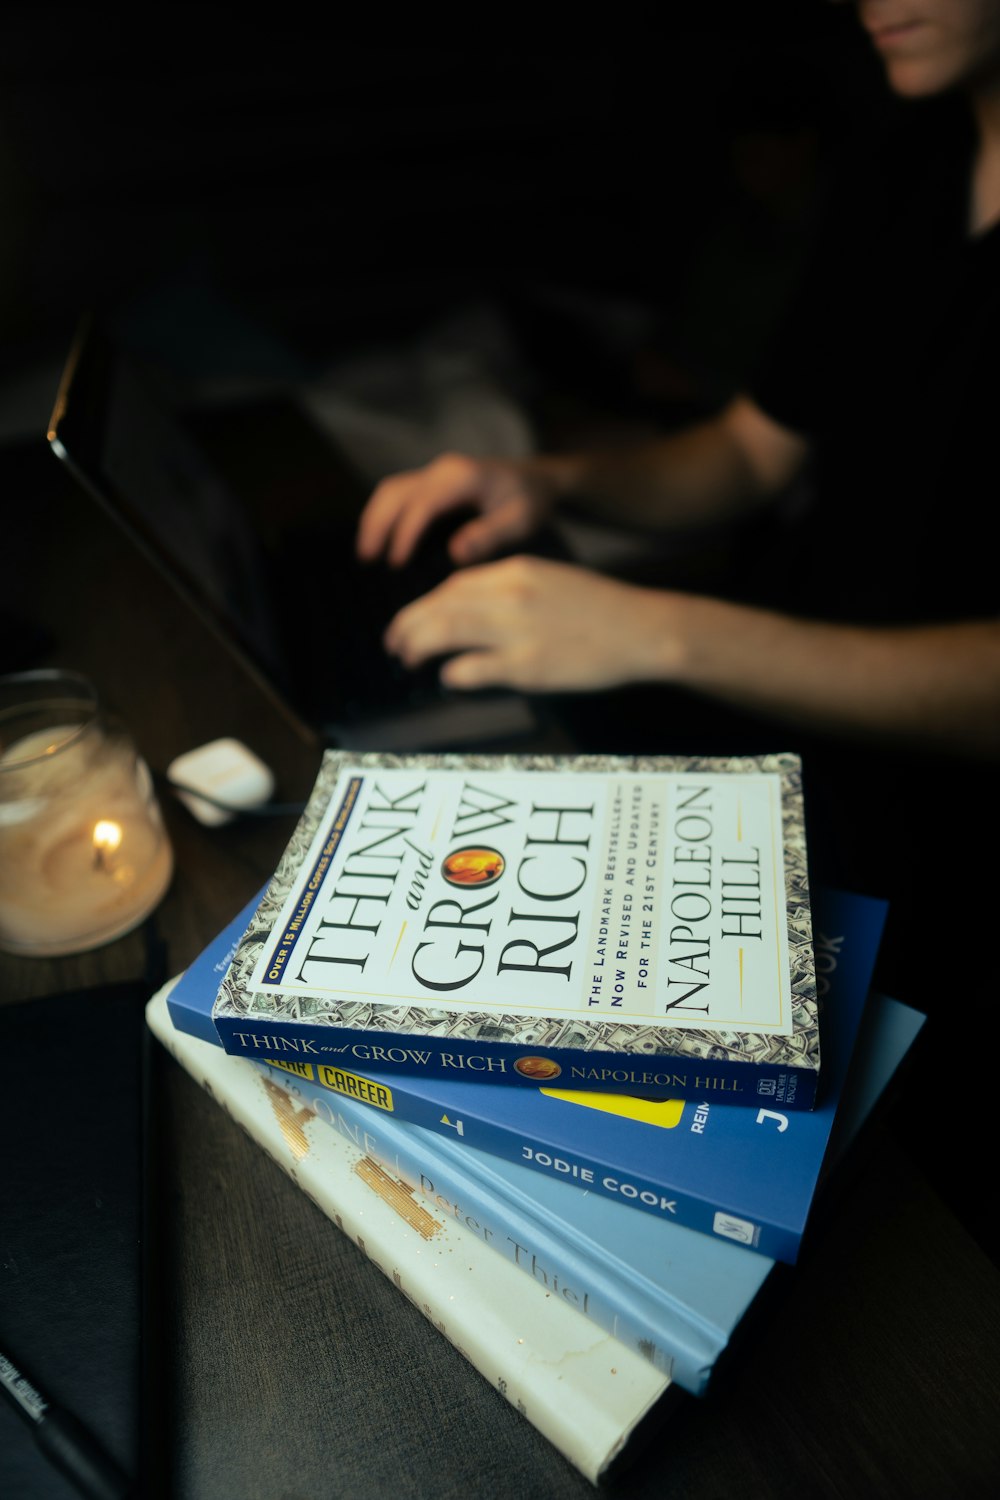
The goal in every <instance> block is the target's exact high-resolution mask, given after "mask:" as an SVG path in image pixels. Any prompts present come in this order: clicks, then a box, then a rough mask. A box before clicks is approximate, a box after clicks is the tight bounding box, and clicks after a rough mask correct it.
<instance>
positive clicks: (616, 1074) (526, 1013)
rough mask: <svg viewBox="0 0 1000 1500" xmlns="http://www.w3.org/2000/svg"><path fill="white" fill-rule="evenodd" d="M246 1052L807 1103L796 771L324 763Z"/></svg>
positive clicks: (811, 1075)
mask: <svg viewBox="0 0 1000 1500" xmlns="http://www.w3.org/2000/svg"><path fill="white" fill-rule="evenodd" d="M213 1020H214V1024H215V1026H216V1028H217V1030H218V1033H219V1036H220V1037H221V1039H222V1043H223V1046H224V1047H225V1049H226V1050H227V1051H228V1052H233V1053H238V1054H249V1055H252V1056H258V1057H261V1056H264V1057H273V1058H277V1059H279V1060H282V1059H283V1060H286V1061H287V1060H289V1059H297V1060H301V1061H314V1062H320V1063H326V1064H330V1065H339V1066H342V1067H344V1068H348V1069H352V1070H353V1069H356V1068H357V1067H358V1066H359V1065H361V1066H363V1067H375V1068H377V1069H379V1070H380V1071H382V1072H385V1073H389V1074H416V1075H419V1076H421V1077H425V1078H450V1079H454V1078H462V1079H467V1080H468V1079H472V1080H475V1081H477V1082H488V1083H495V1084H507V1085H509V1086H516V1087H522V1088H526V1089H532V1090H535V1089H537V1088H538V1086H539V1085H540V1084H544V1085H555V1084H556V1082H557V1080H558V1086H559V1087H560V1088H565V1089H575V1090H581V1091H605V1092H612V1093H621V1092H624V1091H627V1092H629V1093H635V1094H639V1095H642V1096H644V1097H647V1098H660V1099H674V1098H680V1099H690V1100H696V1099H697V1100H703V1099H706V1098H707V1099H709V1100H710V1101H711V1100H719V1101H721V1100H729V1101H732V1102H738V1103H743V1104H746V1105H757V1104H764V1105H766V1106H767V1107H772V1108H775V1109H779V1110H781V1111H782V1112H785V1111H789V1110H802V1109H811V1108H812V1107H813V1105H814V1103H815V1098H816V1090H817V1082H818V1076H819V1066H820V1035H819V1020H818V1008H817V996H816V976H815V968H814V959H813V945H812V921H811V913H810V906H809V890H808V876H807V863H806V839H805V820H804V812H803V804H802V786H801V767H800V763H799V761H798V759H797V757H795V756H794V755H768V756H760V757H732V758H727V759H698V758H692V757H674V758H670V757H656V758H650V759H644V758H628V759H625V758H613V757H606V756H593V757H586V756H584V757H572V758H561V757H546V756H508V757H495V756H452V755H436V756H387V755H375V754H371V755H354V756H352V755H350V754H349V753H345V752H337V751H330V752H328V753H327V754H326V756H325V757H324V761H323V765H322V768H321V770H320V774H319V777H318V780H317V783H316V786H315V789H314V791H313V795H312V797H311V799H310V801H309V804H308V807H307V809H306V811H305V813H304V814H303V817H302V819H301V821H300V824H299V826H298V828H297V829H296V832H295V834H294V836H293V838H292V840H291V842H290V844H289V846H288V848H287V850H286V851H285V854H284V856H283V858H282V860H281V862H280V864H279V867H278V870H277V872H276V874H275V876H274V879H273V880H272V882H271V884H270V886H269V887H268V890H267V893H266V895H265V896H264V898H263V900H262V901H261V903H260V905H259V907H258V909H257V911H256V912H255V914H254V916H253V919H252V920H251V922H250V924H249V926H248V928H247V931H246V933H245V935H244V937H243V940H242V941H241V943H240V945H239V947H238V949H237V951H236V955H235V957H234V959H233V962H232V964H231V966H230V968H229V971H228V973H227V974H226V977H225V979H224V982H223V984H222V986H221V988H220V991H219V995H218V999H217V1001H216V1005H215V1009H214V1013H213Z"/></svg>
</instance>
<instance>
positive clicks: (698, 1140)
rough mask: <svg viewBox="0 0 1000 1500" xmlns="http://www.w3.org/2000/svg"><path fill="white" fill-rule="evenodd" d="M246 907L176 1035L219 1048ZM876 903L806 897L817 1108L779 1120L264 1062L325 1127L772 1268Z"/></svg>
mask: <svg viewBox="0 0 1000 1500" xmlns="http://www.w3.org/2000/svg"><path fill="white" fill-rule="evenodd" d="M259 899H260V898H259V897H257V898H255V899H254V900H253V901H252V902H251V903H250V904H249V905H248V906H247V907H246V908H245V910H244V911H242V912H240V913H239V914H238V915H237V916H236V917H235V918H234V919H233V921H232V922H231V923H230V924H229V925H228V927H226V928H225V929H224V931H223V932H222V933H220V935H219V937H218V938H216V939H215V941H214V942H213V943H211V944H210V945H209V947H208V948H207V949H206V950H205V952H204V953H203V954H201V955H200V957H199V958H198V959H196V960H195V962H194V963H193V964H191V966H190V967H189V969H188V970H187V972H186V973H185V974H184V975H183V976H182V977H181V979H180V980H179V982H178V983H177V985H176V986H175V987H174V989H173V990H172V991H171V994H170V997H169V1000H168V1006H169V1010H170V1015H171V1019H172V1020H173V1023H174V1025H175V1026H176V1027H178V1028H179V1029H180V1030H182V1031H186V1032H188V1033H189V1034H191V1035H194V1036H198V1037H201V1038H202V1039H203V1040H208V1041H211V1042H215V1043H218V1034H217V1033H216V1031H215V1028H214V1027H213V1025H212V1020H211V1012H212V1002H213V999H214V996H215V993H216V991H217V989H218V986H219V983H220V981H221V979H222V977H223V975H224V974H225V973H226V970H227V969H228V967H229V963H230V961H231V959H232V956H233V953H234V952H235V950H236V946H237V944H238V942H239V940H240V938H241V937H242V935H243V932H244V931H245V929H246V926H247V923H248V922H249V921H250V919H251V917H252V915H253V912H254V911H255V910H256V906H257V904H258V901H259ZM885 914H886V907H885V903H884V902H881V901H876V900H873V899H871V898H869V897H864V896H857V895H851V894H848V893H846V892H842V891H832V890H829V889H827V888H825V887H822V886H821V887H819V888H818V889H816V890H815V891H814V893H813V921H814V947H815V951H816V967H817V970H818V971H819V972H818V980H817V988H818V991H819V993H820V998H821V1000H822V1004H823V1017H822V1020H823V1032H824V1059H825V1061H824V1077H825V1086H824V1090H823V1095H822V1106H821V1107H820V1108H819V1109H816V1110H813V1111H797V1112H789V1113H785V1112H783V1111H781V1110H778V1109H769V1108H759V1109H756V1110H746V1109H741V1108H739V1107H735V1106H732V1105H725V1104H722V1105H720V1104H715V1103H709V1102H708V1101H707V1100H688V1101H684V1100H646V1099H640V1098H636V1097H634V1096H632V1095H628V1094H595V1093H590V1092H587V1093H576V1092H572V1091H566V1090H560V1089H552V1088H541V1089H538V1090H536V1091H525V1090H521V1089H494V1088H482V1087H481V1086H480V1085H478V1084H476V1083H466V1082H464V1081H462V1080H461V1079H459V1080H458V1081H453V1080H451V1079H444V1078H422V1077H418V1076H396V1077H391V1076H389V1075H388V1074H385V1073H379V1072H378V1071H377V1070H371V1069H361V1068H356V1069H354V1070H350V1069H346V1068H344V1067H341V1066H338V1065H331V1064H326V1063H319V1062H310V1061H306V1060H289V1061H285V1062H274V1063H273V1067H274V1068H275V1069H276V1070H281V1071H283V1072H285V1073H288V1074H293V1075H294V1076H295V1078H296V1080H297V1083H298V1086H299V1089H300V1093H301V1096H302V1098H303V1099H304V1100H305V1101H306V1102H309V1103H310V1106H311V1107H312V1108H313V1109H314V1110H316V1111H317V1112H318V1113H321V1114H323V1115H324V1116H326V1117H328V1118H330V1117H332V1116H333V1115H335V1113H336V1111H337V1107H338V1100H337V1096H338V1095H340V1096H346V1097H348V1098H354V1099H357V1100H358V1101H360V1102H362V1103H365V1104H367V1105H368V1106H369V1107H370V1108H371V1109H372V1110H373V1111H374V1112H375V1113H379V1112H381V1113H386V1114H390V1115H392V1116H393V1118H395V1119H400V1120H405V1121H407V1122H409V1123H410V1124H415V1125H422V1126H424V1127H426V1128H428V1129H430V1130H434V1131H436V1132H437V1133H438V1134H441V1135H444V1136H445V1137H446V1138H449V1139H452V1140H454V1141H456V1142H460V1143H461V1144H462V1145H464V1146H465V1147H473V1148H477V1149H479V1150H485V1151H487V1152H489V1153H491V1154H493V1155H498V1156H502V1157H505V1158H507V1159H508V1160H511V1161H517V1162H521V1163H522V1164H525V1165H528V1166H530V1167H532V1168H533V1169H534V1170H536V1171H538V1172H541V1173H543V1174H545V1175H547V1176H551V1177H554V1178H556V1179H558V1180H561V1181H563V1182H568V1183H572V1184H573V1185H574V1186H576V1187H578V1188H580V1189H582V1190H584V1191H588V1192H592V1193H597V1194H604V1195H606V1196H608V1197H610V1198H611V1199H612V1200H613V1201H615V1202H618V1203H624V1204H628V1205H629V1206H631V1207H633V1208H638V1209H640V1210H642V1211H644V1212H646V1213H649V1214H652V1215H653V1216H654V1217H656V1218H661V1219H664V1220H666V1221H667V1222H670V1223H679V1224H686V1225H688V1227H690V1228H693V1229H698V1230H700V1231H701V1232H702V1233H706V1234H713V1235H717V1236H721V1237H724V1238H727V1239H732V1240H735V1241H737V1242H738V1243H740V1244H743V1245H745V1246H747V1247H749V1248H751V1249H753V1250H756V1251H759V1252H760V1253H761V1254H763V1255H767V1256H771V1257H773V1258H775V1259H777V1260H784V1261H792V1262H793V1261H794V1260H795V1259H796V1258H797V1255H798V1251H799V1246H800V1244H801V1240H802V1235H803V1233H804V1230H805V1225H806V1221H807V1218H808V1214H809V1209H810V1206H811V1203H812V1199H813V1195H814V1192H815V1189H816V1184H817V1181H818V1178H819V1173H820V1168H821V1166H822V1162H823V1156H824V1153H825V1151H826V1146H827V1142H828V1139H829V1133H830V1129H831V1127H832V1124H833V1119H834V1115H835V1111H836V1106H837V1101H838V1098H839V1094H840V1087H841V1084H842V1081H843V1077H844V1075H845V1073H846V1068H847V1062H848V1059H849V1057H850V1052H851V1048H852V1046H853V1042H854V1037H855V1033H856V1031H857V1028H858V1026H859V1024H860V1021H861V1016H862V1010H863V1006H864V1001H865V998H866V996H867V993H868V987H869V984H870V981H871V975H872V972H873V969H874V965H875V958H876V955H877V952H878V946H879V940H880V937H881V933H882V927H883V923H884V919H885Z"/></svg>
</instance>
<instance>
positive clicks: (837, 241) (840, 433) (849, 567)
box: [754, 100, 1000, 624]
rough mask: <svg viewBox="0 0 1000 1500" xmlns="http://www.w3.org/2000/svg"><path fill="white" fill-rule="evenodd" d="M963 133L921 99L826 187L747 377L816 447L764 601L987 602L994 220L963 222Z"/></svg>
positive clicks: (990, 597)
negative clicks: (811, 235) (798, 277)
mask: <svg viewBox="0 0 1000 1500" xmlns="http://www.w3.org/2000/svg"><path fill="white" fill-rule="evenodd" d="M973 144H974V139H973V134H972V128H971V122H970V121H969V120H968V118H967V116H965V114H964V112H963V111H962V109H961V107H960V104H959V101H957V100H956V101H947V102H945V103H943V104H935V105H934V106H919V107H917V109H916V113H915V118H914V119H913V121H912V122H911V124H910V126H909V128H907V129H906V131H905V132H904V133H902V134H898V135H895V136H894V137H893V139H892V140H890V141H888V142H886V143H885V144H884V145H883V146H882V147H881V148H879V149H877V150H876V149H872V150H871V152H870V154H869V155H868V156H867V157H866V158H865V159H863V160H855V161H854V162H853V163H851V164H850V166H849V167H845V169H844V170H843V171H842V173H841V174H840V181H839V182H838V184H837V186H836V188H835V189H834V190H833V192H832V193H831V197H830V203H829V212H828V214H827V216H826V224H825V230H824V233H823V235H822V236H821V241H820V244H819V246H818V248H817V251H816V253H815V255H814V256H813V257H812V260H811V262H810V263H809V265H808V267H807V269H806V272H805V275H804V278H803V282H802V285H801V287H800V289H799V292H798V295H797V296H796V297H795V298H794V299H793V301H792V305H791V308H790V311H789V313H788V315H787V317H786V319H785V321H784V324H783V326H782V328H781V329H780V330H779V331H778V333H777V335H776V337H775V339H774V342H773V345H772V347H771V349H770V351H769V353H768V356H767V359H766V361H765V364H764V366H763V368H762V369H761V371H760V374H759V378H758V380H757V382H756V384H755V388H754V395H755V397H756V399H757V401H758V402H759V404H760V405H761V406H762V408H763V409H764V410H765V411H766V412H768V413H769V414H770V415H772V416H773V417H774V418H775V419H776V420H777V421H780V422H781V423H783V424H784V425H786V426H788V427H791V428H793V429H795V430H796V431H799V432H801V433H803V434H805V435H807V436H808V437H809V438H810V440H811V447H812V453H813V494H812V501H811V504H810V505H809V507H808V509H807V512H806V514H805V515H804V516H803V517H802V518H801V521H800V523H799V524H798V525H797V526H796V527H795V528H794V535H793V537H792V545H791V548H790V550H789V553H788V554H787V557H786V558H785V560H784V561H783V563H782V573H783V576H782V578H781V579H780V580H779V581H778V585H777V588H778V592H779V594H780V597H778V598H774V597H772V598H771V599H770V600H769V601H768V602H770V603H778V604H780V605H783V606H784V607H785V608H786V609H790V610H792V611H795V612H798V613H803V614H806V615H809V616H812V617H814V618H827V619H837V620H852V621H854V622H856V623H858V624H865V623H870V624H879V623H917V622H930V621H945V620H957V619H974V618H983V617H989V616H993V615H995V614H997V613H1000V585H998V573H997V567H996V563H995V559H994V556H993V555H992V547H991V546H990V545H987V539H988V538H989V537H990V536H991V532H992V526H991V522H992V510H993V496H994V491H995V488H996V479H995V468H996V458H995V446H996V431H997V426H998V414H1000V225H994V226H992V227H991V228H990V229H988V230H987V231H986V232H984V233H982V234H979V235H976V236H974V237H970V235H969V234H968V229H967V225H968V216H969V211H968V202H969V181H970V169H971V161H972V149H973ZM771 582H772V584H773V580H772V581H771ZM762 602H763V601H762Z"/></svg>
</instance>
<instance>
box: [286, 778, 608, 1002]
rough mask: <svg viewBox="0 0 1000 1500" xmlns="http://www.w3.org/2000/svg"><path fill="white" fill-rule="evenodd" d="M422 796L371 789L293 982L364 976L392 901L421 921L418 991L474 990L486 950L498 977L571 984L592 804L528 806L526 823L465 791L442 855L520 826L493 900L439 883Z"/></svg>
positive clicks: (497, 796)
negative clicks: (418, 913) (421, 830)
mask: <svg viewBox="0 0 1000 1500" xmlns="http://www.w3.org/2000/svg"><path fill="white" fill-rule="evenodd" d="M425 791H426V781H421V782H419V783H418V784H415V785H414V786H413V787H412V788H410V789H409V790H407V791H404V792H400V793H399V794H398V795H396V796H389V795H388V794H387V793H386V792H385V791H383V790H382V788H381V787H380V786H379V785H378V783H376V786H375V790H374V792H373V794H372V797H371V800H370V801H369V803H368V806H367V807H366V808H365V812H364V815H363V817H362V820H361V822H360V824H359V825H358V827H357V830H356V832H355V837H354V841H353V843H352V845H351V847H350V849H349V850H348V852H347V854H346V855H345V857H344V860H343V864H342V865H341V867H340V870H339V872H338V874H337V876H336V878H335V880H334V883H333V890H332V891H331V893H330V894H329V896H327V897H326V898H325V900H324V902H323V908H322V912H321V915H320V916H319V920H318V921H317V922H316V924H315V926H314V928H313V929H312V931H311V934H310V937H309V942H308V948H307V950H306V953H305V955H304V956H303V958H302V960H301V962H300V964H299V966H298V970H297V972H296V973H295V974H294V976H293V977H294V979H295V981H296V982H297V983H299V984H302V985H305V986H309V985H310V984H318V985H321V986H325V985H327V984H329V983H330V981H331V979H332V978H333V976H334V975H335V974H337V975H340V976H342V977H345V978H346V976H347V975H349V974H350V973H351V972H352V971H353V972H354V973H355V974H359V973H363V972H364V969H365V966H366V965H367V964H368V962H369V959H370V958H371V955H372V953H373V951H375V947H376V942H377V939H378V936H379V932H380V930H381V928H382V924H383V920H384V919H385V917H386V914H387V911H388V909H389V904H390V902H391V901H392V900H393V897H394V895H395V894H396V892H397V890H398V891H400V893H401V895H402V898H403V900H404V901H405V904H406V905H407V906H408V907H409V909H410V910H416V909H419V910H425V915H424V921H423V928H422V934H423V935H422V937H421V940H420V941H419V942H418V943H417V944H416V947H415V948H414V951H413V955H412V958H411V961H410V967H411V971H412V974H413V977H414V979H415V980H416V981H417V983H418V984H419V985H420V986H421V987H422V988H423V989H424V990H427V991H432V992H435V993H447V992H453V991H456V990H461V989H464V988H465V986H466V985H468V984H471V983H472V981H473V980H474V979H475V978H476V977H477V975H478V974H479V973H480V971H481V970H482V968H483V966H484V964H485V963H486V961H487V950H488V947H489V946H490V942H491V938H492V939H493V951H494V952H495V955H496V956H495V965H496V968H495V972H496V973H497V974H498V975H500V974H504V973H509V972H522V973H528V974H531V975H532V976H534V977H543V978H545V979H546V980H548V981H556V982H558V981H562V982H566V981H568V980H569V979H570V975H571V972H572V967H573V963H574V961H575V957H576V947H577V943H578V939H579V935H580V916H581V911H580V903H579V901H578V900H577V899H576V898H577V897H578V896H579V893H580V892H581V891H582V890H583V888H584V886H585V884H586V882H587V873H588V858H589V854H590V848H591V839H592V837H593V825H594V814H595V807H594V804H593V803H590V804H589V805H584V806H571V805H558V806H553V805H547V804H544V803H536V802H532V803H531V805H530V810H527V811H525V809H523V808H522V807H520V806H519V805H518V804H517V803H516V802H514V801H513V800H511V799H509V798H507V797H506V796H504V795H503V794H502V793H499V792H497V791H495V790H491V789H490V788H489V787H488V786H483V785H478V784H473V783H471V782H467V783H465V784H464V786H463V788H462V792H461V795H460V799H459V803H458V807H457V809H456V814H455V821H454V827H453V828H452V832H451V840H450V845H449V851H448V852H452V851H455V850H460V849H462V848H463V847H465V846H467V845H468V844H469V841H470V840H471V839H476V840H483V839H485V838H486V837H487V836H489V837H490V838H492V839H497V838H498V837H502V836H503V832H504V831H505V830H507V831H508V837H510V833H511V832H512V831H513V830H512V829H511V825H514V824H516V823H518V822H519V823H520V825H521V826H522V827H523V828H524V840H523V845H522V847H521V849H520V851H519V857H518V858H517V861H516V863H515V864H513V865H512V867H511V869H510V872H509V877H508V879H506V880H504V881H502V882H500V883H498V884H497V885H496V887H495V889H492V890H489V889H483V888H477V887H475V886H473V887H470V888H468V889H462V888H456V887H454V886H451V885H447V884H446V883H445V880H444V878H443V876H442V875H441V873H440V867H441V860H440V858H439V857H438V856H437V855H436V854H433V853H432V852H431V851H430V850H427V849H423V848H421V846H420V845H419V844H418V843H417V842H416V840H415V837H414V833H415V828H416V825H417V821H418V818H419V816H420V808H421V799H422V797H423V795H424V793H425ZM504 858H505V863H507V862H508V861H507V858H506V854H505V855H504ZM510 877H512V878H510ZM425 903H426V906H425ZM498 932H499V934H500V937H499V940H498V939H497V933H498ZM490 962H491V964H492V963H493V962H494V960H493V958H492V957H491V959H490Z"/></svg>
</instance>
